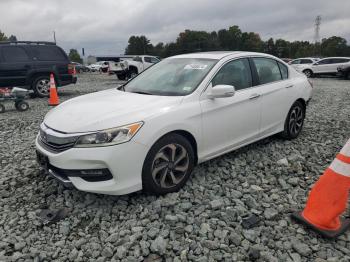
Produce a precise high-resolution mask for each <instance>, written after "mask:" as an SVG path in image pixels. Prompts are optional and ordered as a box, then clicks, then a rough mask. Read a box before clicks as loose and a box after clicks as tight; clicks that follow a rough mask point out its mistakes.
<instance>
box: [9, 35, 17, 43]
mask: <svg viewBox="0 0 350 262" xmlns="http://www.w3.org/2000/svg"><path fill="white" fill-rule="evenodd" d="M9 41H11V42H16V41H17V37H16V36H15V35H10V37H9Z"/></svg>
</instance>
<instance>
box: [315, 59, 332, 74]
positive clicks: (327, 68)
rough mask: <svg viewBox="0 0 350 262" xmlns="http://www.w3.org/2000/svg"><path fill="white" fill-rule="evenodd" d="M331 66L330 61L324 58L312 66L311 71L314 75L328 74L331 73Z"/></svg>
mask: <svg viewBox="0 0 350 262" xmlns="http://www.w3.org/2000/svg"><path fill="white" fill-rule="evenodd" d="M332 66H333V65H332V59H331V58H325V59H322V60H320V61H318V62H317V63H315V64H314V65H313V66H312V71H313V72H314V73H316V74H324V73H329V72H331V71H332Z"/></svg>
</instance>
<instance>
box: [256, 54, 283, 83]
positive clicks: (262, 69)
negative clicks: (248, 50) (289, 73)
mask: <svg viewBox="0 0 350 262" xmlns="http://www.w3.org/2000/svg"><path fill="white" fill-rule="evenodd" d="M253 61H254V64H255V67H256V70H257V72H258V77H259V82H260V84H261V85H263V84H267V83H272V82H276V81H281V80H282V75H281V72H280V69H279V66H278V64H277V61H276V60H274V59H270V58H263V57H255V58H253Z"/></svg>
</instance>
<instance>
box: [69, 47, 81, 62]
mask: <svg viewBox="0 0 350 262" xmlns="http://www.w3.org/2000/svg"><path fill="white" fill-rule="evenodd" d="M68 56H69V59H70V61H72V62H77V63H82V62H83V60H82V59H81V57H80V54H79V53H78V51H77V50H76V49H71V50H69V55H68Z"/></svg>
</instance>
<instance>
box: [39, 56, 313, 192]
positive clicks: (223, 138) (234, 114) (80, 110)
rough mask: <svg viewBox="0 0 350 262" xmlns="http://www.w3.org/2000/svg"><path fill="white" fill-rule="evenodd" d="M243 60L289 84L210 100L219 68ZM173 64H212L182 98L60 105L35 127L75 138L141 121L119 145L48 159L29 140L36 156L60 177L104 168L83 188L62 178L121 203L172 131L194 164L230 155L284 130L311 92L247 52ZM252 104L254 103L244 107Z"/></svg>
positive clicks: (130, 96)
mask: <svg viewBox="0 0 350 262" xmlns="http://www.w3.org/2000/svg"><path fill="white" fill-rule="evenodd" d="M244 57H267V58H271V59H275V60H277V61H279V62H281V63H283V64H284V65H286V66H287V67H288V71H289V77H288V79H286V80H281V81H277V82H273V83H269V84H264V85H257V86H253V87H250V88H247V89H243V90H239V91H236V92H235V94H234V95H233V96H232V97H226V98H215V99H213V98H210V94H211V91H212V90H213V89H214V88H215V87H212V85H211V80H212V78H213V77H214V76H215V74H216V73H217V72H218V70H219V69H220V68H221V67H222V66H223V65H225V64H226V63H227V62H229V61H232V60H235V59H237V58H244ZM174 58H188V59H190V58H204V59H217V60H218V62H217V63H216V64H215V66H214V67H213V68H212V69H211V70H210V71H209V73H208V74H207V75H206V76H205V77H204V79H203V80H202V81H201V83H200V84H199V86H198V87H197V88H196V89H195V90H194V91H193V92H192V93H191V94H188V95H186V96H156V95H143V94H137V93H128V92H123V91H119V90H116V89H111V90H107V91H102V92H97V93H92V94H88V95H84V96H81V97H77V98H74V99H71V100H68V101H66V102H64V103H62V104H61V105H59V106H57V107H56V108H55V109H53V110H51V111H50V112H49V113H48V114H47V115H46V117H45V119H44V121H43V123H42V124H41V127H42V128H44V129H46V128H47V127H49V128H50V129H49V130H48V131H47V132H49V133H51V134H52V135H55V136H63V137H69V136H77V135H81V134H86V133H90V132H94V131H97V130H104V129H108V128H114V127H118V126H123V125H128V124H131V123H135V122H139V121H142V122H143V123H144V124H143V126H142V127H141V128H140V130H139V131H138V132H137V133H136V135H135V136H134V137H133V138H132V139H131V140H130V141H129V142H126V143H123V144H118V145H114V146H105V147H93V148H76V147H73V148H71V149H68V150H66V151H63V152H60V153H52V152H50V151H49V150H48V149H47V148H45V147H43V146H42V144H40V143H39V139H40V135H38V137H37V139H36V148H37V150H38V151H39V152H41V154H43V155H45V156H47V157H48V159H49V161H50V164H52V165H53V166H55V167H57V168H61V169H99V168H108V169H109V170H110V171H111V173H112V175H113V179H111V180H108V181H103V182H87V181H85V180H83V179H81V178H79V177H70V178H69V182H71V183H72V184H73V185H74V186H75V187H76V188H77V189H79V190H83V191H87V192H94V193H103V194H112V195H121V194H127V193H131V192H134V191H138V190H141V189H142V176H141V173H142V167H143V163H144V160H145V158H146V155H147V153H148V151H149V150H150V148H151V147H152V145H153V144H154V143H155V142H156V141H157V140H158V139H159V138H160V137H162V136H163V135H165V134H167V133H169V132H172V131H174V130H184V131H186V132H189V133H190V134H192V136H193V137H194V138H195V140H196V143H197V152H198V154H197V157H198V163H201V162H204V161H206V160H209V159H212V158H214V157H216V156H219V155H221V154H224V153H226V152H229V151H232V150H234V149H237V148H239V147H242V146H244V145H247V144H250V143H252V142H254V141H257V140H260V139H262V138H265V137H268V136H270V135H273V134H276V133H279V132H281V131H283V129H284V122H285V119H286V117H287V114H288V111H289V109H290V108H291V106H292V104H293V103H294V102H295V101H296V100H297V99H303V100H304V101H308V100H309V99H310V98H311V92H312V88H311V86H310V84H309V82H308V81H307V79H306V77H305V76H304V75H303V74H300V73H298V72H297V71H295V70H294V69H293V68H292V67H290V66H288V65H287V64H286V63H284V62H283V61H282V60H279V59H278V58H275V57H273V56H270V55H266V54H261V53H251V52H209V53H195V54H186V55H180V56H175V57H171V58H167V59H166V60H168V59H170V60H171V59H174ZM252 98H254V99H252Z"/></svg>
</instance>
